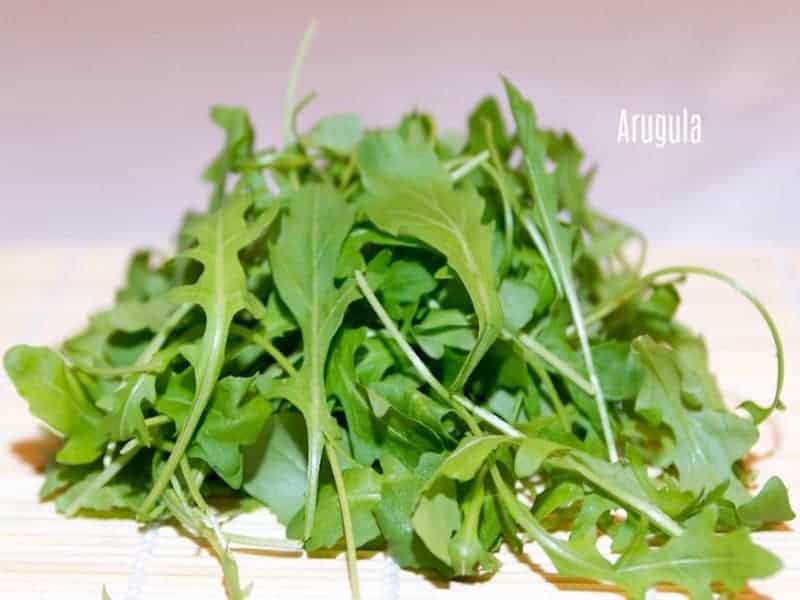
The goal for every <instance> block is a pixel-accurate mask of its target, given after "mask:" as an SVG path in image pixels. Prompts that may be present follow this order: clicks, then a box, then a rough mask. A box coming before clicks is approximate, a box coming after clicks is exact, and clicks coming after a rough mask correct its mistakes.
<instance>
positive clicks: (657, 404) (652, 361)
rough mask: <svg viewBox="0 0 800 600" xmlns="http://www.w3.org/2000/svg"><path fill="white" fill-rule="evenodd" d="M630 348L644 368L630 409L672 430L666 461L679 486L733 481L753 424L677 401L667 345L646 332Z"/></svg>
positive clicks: (696, 488)
mask: <svg viewBox="0 0 800 600" xmlns="http://www.w3.org/2000/svg"><path fill="white" fill-rule="evenodd" d="M633 347H634V349H635V350H636V351H637V352H638V354H639V356H640V358H641V361H642V366H643V368H644V381H643V383H642V389H641V391H640V392H639V395H638V396H637V398H636V411H637V412H638V413H639V414H641V415H643V416H644V417H645V418H646V419H647V420H648V421H650V422H651V423H655V424H658V423H661V422H663V423H665V424H666V425H667V426H669V428H670V429H671V430H672V432H673V434H674V436H675V442H676V443H675V450H674V456H673V457H672V461H673V462H674V464H675V466H676V467H677V469H678V473H679V474H680V482H681V486H682V487H683V488H684V489H687V490H691V491H692V492H694V493H696V494H699V493H701V492H702V491H704V490H705V491H710V490H712V489H714V488H715V487H717V486H718V485H719V484H721V483H725V482H731V484H732V485H733V484H736V483H738V481H736V480H735V478H734V476H733V472H732V470H731V468H732V465H733V463H734V461H736V460H739V459H740V458H741V457H742V456H744V455H745V454H746V453H747V452H748V451H749V449H750V448H751V447H752V446H753V444H754V443H755V442H756V439H757V438H758V432H757V430H756V428H755V427H754V426H753V425H752V423H751V422H750V421H747V420H745V419H742V418H740V417H737V416H736V415H734V414H732V413H729V412H724V411H718V410H710V409H704V410H701V411H691V410H688V409H687V408H686V407H685V406H684V405H683V403H682V402H681V380H680V372H679V370H678V367H677V364H676V361H675V358H674V356H673V354H672V353H671V352H670V350H669V349H668V348H666V347H665V346H661V345H659V344H657V343H656V342H654V341H653V340H651V339H650V338H647V337H640V338H637V339H636V340H635V341H634V342H633Z"/></svg>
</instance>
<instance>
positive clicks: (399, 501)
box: [375, 453, 446, 572]
mask: <svg viewBox="0 0 800 600" xmlns="http://www.w3.org/2000/svg"><path fill="white" fill-rule="evenodd" d="M439 461H440V458H439V456H438V455H435V454H424V455H422V457H421V458H420V461H419V464H418V465H417V467H416V469H414V470H412V469H409V468H408V467H406V466H405V465H403V463H402V462H401V461H400V460H398V459H397V458H395V457H394V456H393V455H392V454H388V453H387V454H385V455H384V456H383V457H382V458H381V467H382V468H383V482H382V485H381V500H380V503H379V504H378V505H377V506H376V507H375V518H376V519H377V521H378V525H379V526H380V529H381V533H382V534H383V537H384V538H386V543H387V546H388V550H389V553H390V555H391V556H392V559H393V560H394V561H395V562H396V563H397V564H398V565H399V566H401V567H403V568H410V569H423V568H425V569H435V570H437V571H440V572H443V571H444V570H445V569H446V566H445V565H444V564H443V563H442V562H441V561H439V560H438V559H437V558H436V557H434V556H433V554H431V552H430V550H428V548H427V547H426V546H425V543H424V542H423V541H422V539H421V538H420V537H419V536H418V535H417V534H416V533H415V531H414V526H413V524H412V522H411V518H412V514H413V512H414V508H415V507H416V504H417V498H418V496H419V493H420V491H421V490H422V487H423V485H424V484H425V483H426V482H427V481H428V479H429V478H430V476H431V474H432V473H433V472H434V471H435V470H436V467H437V466H438V464H439Z"/></svg>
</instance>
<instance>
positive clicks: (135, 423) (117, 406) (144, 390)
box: [107, 374, 156, 446]
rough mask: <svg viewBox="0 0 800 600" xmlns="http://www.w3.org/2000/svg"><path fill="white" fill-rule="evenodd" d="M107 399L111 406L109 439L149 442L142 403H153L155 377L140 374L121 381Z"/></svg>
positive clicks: (154, 397)
mask: <svg viewBox="0 0 800 600" xmlns="http://www.w3.org/2000/svg"><path fill="white" fill-rule="evenodd" d="M110 396H111V398H110V399H109V400H108V402H110V403H111V404H112V406H113V408H112V410H111V413H110V414H109V415H108V417H107V420H108V424H109V428H110V430H111V439H113V440H116V441H125V440H129V439H131V438H134V437H135V438H136V439H138V440H139V441H140V442H141V443H142V444H144V445H145V446H149V445H150V443H151V436H150V431H149V430H148V429H147V425H146V424H145V422H144V413H143V409H142V405H143V404H144V403H145V402H146V403H148V404H151V405H152V404H155V400H156V378H155V376H154V375H148V374H141V375H136V376H134V377H130V378H128V379H126V380H125V381H124V382H122V383H121V384H120V385H119V387H117V388H116V389H115V390H114V391H113V392H112V393H111V394H110Z"/></svg>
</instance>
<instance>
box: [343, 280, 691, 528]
mask: <svg viewBox="0 0 800 600" xmlns="http://www.w3.org/2000/svg"><path fill="white" fill-rule="evenodd" d="M356 283H357V284H358V286H359V288H360V289H361V291H362V293H363V294H364V297H365V298H366V299H367V302H369V304H370V306H371V307H372V309H373V310H374V311H375V313H376V315H377V316H378V319H379V320H380V321H381V323H382V324H383V326H384V327H385V328H386V329H387V330H388V331H389V333H390V334H391V336H392V338H393V339H394V340H395V342H396V343H397V344H398V346H400V349H401V350H402V351H403V353H404V354H405V355H406V357H407V358H408V359H409V360H410V361H411V364H412V365H413V366H414V368H415V369H416V370H417V372H418V373H419V375H420V377H422V379H423V380H424V381H426V382H427V383H428V384H429V385H430V386H431V388H433V389H434V391H436V392H437V393H438V394H439V395H440V396H442V399H443V400H445V401H449V402H451V403H455V405H456V406H457V407H460V408H463V409H466V410H467V411H468V412H469V413H471V414H473V415H475V416H476V417H479V418H480V419H481V420H483V421H484V422H486V423H487V424H489V425H491V426H492V427H494V428H495V429H496V430H497V431H500V432H501V433H504V434H505V435H507V436H509V437H510V438H515V439H524V438H525V437H526V436H525V434H523V433H522V432H521V431H519V430H518V429H517V428H516V427H514V426H513V425H511V424H509V423H507V422H506V421H504V420H503V419H501V418H500V417H498V416H497V415H495V414H494V413H491V412H489V411H488V410H486V409H485V408H483V407H481V406H477V405H476V404H474V403H472V402H470V401H469V400H468V399H467V398H465V397H464V396H461V395H460V394H451V393H450V392H448V391H447V389H446V388H445V387H444V386H443V385H442V384H441V383H439V381H438V380H437V379H436V378H435V377H434V375H433V374H432V373H431V372H430V370H429V369H428V367H427V366H425V363H424V362H422V359H420V358H419V356H418V355H417V354H416V352H414V349H413V348H411V346H410V345H409V344H408V342H407V341H406V340H405V338H403V336H402V334H401V333H400V331H399V330H398V329H397V326H396V325H395V324H394V322H393V321H392V319H391V317H389V315H388V314H387V313H386V311H385V310H384V308H383V306H381V304H380V302H379V301H378V299H377V297H376V296H375V294H374V292H373V291H372V290H371V289H370V287H369V284H368V283H367V280H366V279H365V278H364V276H363V275H362V274H361V272H359V271H356ZM467 424H468V425H469V426H470V429H471V430H472V432H473V433H475V434H478V435H482V434H483V432H482V431H481V430H480V429H479V428H477V426H476V425H475V423H474V421H472V419H470V420H469V421H468V423H467ZM552 460H553V459H552V458H548V459H547V462H548V463H551V462H552ZM561 468H568V469H569V470H571V471H575V472H577V473H579V474H580V475H582V476H584V477H585V478H586V479H587V481H589V482H591V483H592V484H594V485H596V486H597V487H599V488H601V489H604V490H606V491H607V492H608V493H609V494H611V495H612V496H614V497H616V498H617V499H618V500H620V502H622V503H623V504H626V505H628V506H631V507H632V508H634V509H635V510H637V511H639V512H641V513H642V514H646V515H648V516H650V518H651V519H652V520H653V522H654V523H657V524H658V525H659V527H661V528H663V529H664V531H666V532H667V533H670V534H671V535H680V533H679V532H682V531H683V529H682V528H681V527H680V525H678V524H677V523H675V522H674V521H673V520H672V519H671V518H670V517H669V516H668V515H666V514H665V513H663V512H662V511H661V510H660V509H659V508H658V507H656V506H654V505H653V504H651V503H650V502H648V501H647V500H645V499H641V498H637V497H636V496H633V495H632V494H629V493H628V492H626V491H625V490H622V489H620V488H617V487H616V486H614V485H613V484H609V483H608V482H606V481H604V480H603V479H601V478H599V477H597V476H595V474H594V473H593V472H591V470H589V469H586V468H585V467H583V465H581V464H580V463H578V462H577V461H567V462H562V463H561Z"/></svg>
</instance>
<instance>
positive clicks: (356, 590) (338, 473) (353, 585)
mask: <svg viewBox="0 0 800 600" xmlns="http://www.w3.org/2000/svg"><path fill="white" fill-rule="evenodd" d="M325 453H326V454H327V455H328V463H330V466H331V473H333V481H334V483H335V485H336V495H337V496H338V497H339V507H340V508H341V511H342V529H344V543H345V554H346V555H347V574H348V577H349V578H350V595H351V596H352V598H353V600H360V598H361V584H360V583H359V579H358V557H357V556H356V542H355V537H354V536H353V519H352V517H351V515H350V503H349V501H348V499H347V489H346V488H345V485H344V478H343V477H342V468H341V466H340V465H339V459H338V458H337V456H336V450H335V449H334V448H333V447H332V446H331V445H330V444H325Z"/></svg>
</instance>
